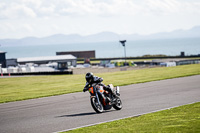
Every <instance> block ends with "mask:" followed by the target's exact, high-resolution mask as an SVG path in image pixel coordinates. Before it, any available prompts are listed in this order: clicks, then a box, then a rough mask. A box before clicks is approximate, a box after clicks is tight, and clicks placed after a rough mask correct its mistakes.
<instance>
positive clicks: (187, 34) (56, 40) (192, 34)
mask: <svg viewBox="0 0 200 133" xmlns="http://www.w3.org/2000/svg"><path fill="white" fill-rule="evenodd" d="M174 38H200V26H196V27H193V28H192V29H189V30H175V31H172V32H162V33H156V34H151V35H145V36H144V35H138V34H116V33H113V32H101V33H98V34H93V35H88V36H81V35H78V34H71V35H64V34H56V35H52V36H48V37H43V38H36V37H26V38H22V39H0V44H1V45H2V46H3V45H41V44H72V43H92V42H111V41H118V40H120V39H126V40H128V41H131V40H149V39H174Z"/></svg>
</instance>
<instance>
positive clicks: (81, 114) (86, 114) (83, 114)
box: [56, 110, 113, 117]
mask: <svg viewBox="0 0 200 133" xmlns="http://www.w3.org/2000/svg"><path fill="white" fill-rule="evenodd" d="M112 111H113V110H109V111H104V112H103V113H109V112H112ZM95 114H96V115H98V113H96V112H89V113H79V114H71V115H61V116H56V117H77V116H88V115H95Z"/></svg>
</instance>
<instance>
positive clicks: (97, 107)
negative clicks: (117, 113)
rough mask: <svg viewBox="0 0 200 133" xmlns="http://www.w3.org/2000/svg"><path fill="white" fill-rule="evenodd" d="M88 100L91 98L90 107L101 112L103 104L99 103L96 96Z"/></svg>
mask: <svg viewBox="0 0 200 133" xmlns="http://www.w3.org/2000/svg"><path fill="white" fill-rule="evenodd" d="M90 100H91V105H92V108H93V109H94V110H95V111H96V112H97V113H102V112H103V105H102V104H101V102H100V103H98V101H97V98H96V97H92V98H91V99H90Z"/></svg>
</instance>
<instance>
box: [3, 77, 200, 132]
mask: <svg viewBox="0 0 200 133" xmlns="http://www.w3.org/2000/svg"><path fill="white" fill-rule="evenodd" d="M199 81H200V75H196V76H190V77H184V78H175V79H168V80H162V81H153V82H148V83H141V84H134V85H128V86H122V87H120V88H121V99H122V102H123V109H122V110H120V111H116V110H114V109H112V110H110V111H106V112H104V113H102V114H96V113H95V112H94V110H93V109H92V107H91V105H90V99H89V93H87V92H86V93H83V92H79V93H73V94H66V95H60V96H52V97H46V98H39V99H32V100H25V101H18V102H11V103H4V104H0V132H1V133H8V132H15V133H22V132H29V133H35V132H40V133H49V132H59V131H67V130H71V129H74V128H77V127H84V126H89V125H94V124H98V123H103V122H107V121H113V120H117V119H122V118H127V117H131V116H138V115H142V114H146V113H150V112H155V111H158V110H163V109H167V108H171V107H177V106H180V105H185V104H190V103H194V102H200V82H199Z"/></svg>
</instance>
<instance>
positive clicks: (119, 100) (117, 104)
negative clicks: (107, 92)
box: [113, 97, 122, 110]
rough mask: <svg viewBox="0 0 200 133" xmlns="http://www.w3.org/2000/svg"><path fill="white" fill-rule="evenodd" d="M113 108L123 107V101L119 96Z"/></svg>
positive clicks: (119, 108)
mask: <svg viewBox="0 0 200 133" xmlns="http://www.w3.org/2000/svg"><path fill="white" fill-rule="evenodd" d="M113 108H114V109H116V110H121V109H122V101H121V99H120V98H119V97H118V98H116V103H115V104H114V105H113Z"/></svg>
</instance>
